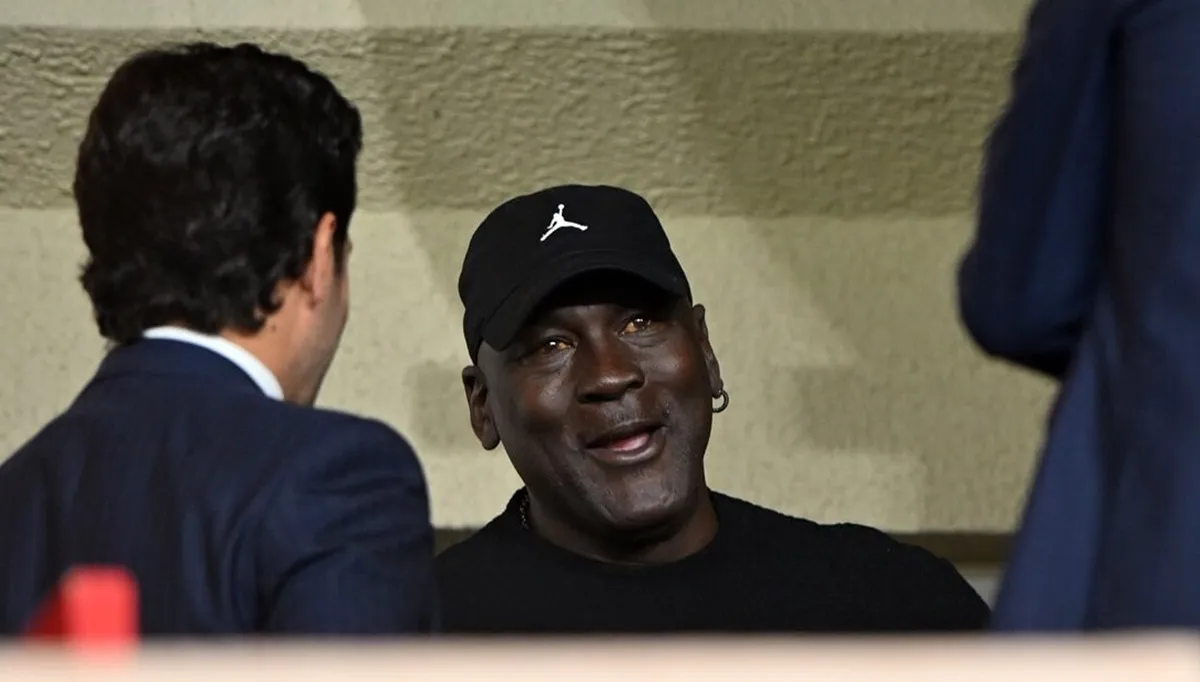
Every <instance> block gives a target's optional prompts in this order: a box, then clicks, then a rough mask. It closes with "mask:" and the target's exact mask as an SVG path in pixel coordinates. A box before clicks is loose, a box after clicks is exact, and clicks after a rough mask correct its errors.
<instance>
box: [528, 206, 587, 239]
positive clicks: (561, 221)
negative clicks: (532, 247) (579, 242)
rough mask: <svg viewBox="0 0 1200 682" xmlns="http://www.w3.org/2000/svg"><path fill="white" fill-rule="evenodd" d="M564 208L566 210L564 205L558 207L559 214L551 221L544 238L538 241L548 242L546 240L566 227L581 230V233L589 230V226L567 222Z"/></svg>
mask: <svg viewBox="0 0 1200 682" xmlns="http://www.w3.org/2000/svg"><path fill="white" fill-rule="evenodd" d="M564 208H566V206H564V205H563V204H559V205H558V212H557V213H555V214H554V217H553V218H551V219H550V224H549V225H548V226H547V227H546V234H544V235H542V238H541V239H539V240H538V241H543V242H544V241H546V239H548V238H549V237H550V235H552V234H554V233H555V232H558V231H559V230H560V229H562V228H564V227H573V228H575V229H576V230H579V231H580V232H583V231H585V230H587V225H580V224H579V223H573V222H571V221H570V220H567V219H566V218H564V217H563V209H564Z"/></svg>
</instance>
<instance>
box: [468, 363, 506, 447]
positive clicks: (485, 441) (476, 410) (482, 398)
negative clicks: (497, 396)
mask: <svg viewBox="0 0 1200 682" xmlns="http://www.w3.org/2000/svg"><path fill="white" fill-rule="evenodd" d="M462 382H463V391H464V392H466V395H467V413H468V414H469V415H470V417H471V430H472V431H474V432H475V437H476V438H478V439H479V444H480V445H482V446H483V449H484V450H495V449H496V447H497V446H499V445H500V432H499V431H497V430H496V421H495V420H494V419H492V413H491V410H489V409H488V404H487V397H488V389H487V383H486V382H485V381H484V378H483V372H480V371H479V368H478V367H476V366H475V365H471V366H469V367H464V368H463V371H462Z"/></svg>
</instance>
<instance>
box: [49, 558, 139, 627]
mask: <svg viewBox="0 0 1200 682" xmlns="http://www.w3.org/2000/svg"><path fill="white" fill-rule="evenodd" d="M26 637H27V638H28V639H32V640H42V641H59V642H66V643H69V644H86V645H90V644H105V645H111V644H133V643H135V642H136V641H137V638H138V590H137V582H136V581H135V580H134V578H133V576H132V575H131V574H130V573H129V572H128V571H126V570H124V569H121V568H113V567H109V566H84V567H80V568H75V569H72V570H71V571H70V572H68V573H67V574H66V575H65V576H63V579H62V581H60V582H59V584H58V588H57V589H56V590H55V591H54V592H53V593H52V594H51V595H50V596H49V598H47V599H46V601H45V602H43V604H42V607H41V609H40V610H39V611H38V613H37V615H35V616H34V617H33V620H32V621H31V622H30V626H29V629H28V630H27V631H26Z"/></svg>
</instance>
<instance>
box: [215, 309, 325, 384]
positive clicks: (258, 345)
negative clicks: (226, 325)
mask: <svg viewBox="0 0 1200 682" xmlns="http://www.w3.org/2000/svg"><path fill="white" fill-rule="evenodd" d="M219 336H220V337H221V338H223V339H226V340H228V341H231V342H233V343H236V344H237V345H239V346H241V347H242V348H244V349H246V352H248V353H250V354H251V355H253V356H254V357H256V358H258V361H259V362H261V363H263V365H264V366H266V368H267V369H269V370H270V371H271V374H273V375H275V379H276V381H278V382H279V386H280V388H282V389H283V399H284V400H286V401H287V402H291V403H301V402H304V400H303V393H304V390H303V389H302V387H301V386H300V382H298V381H297V380H296V378H295V374H296V373H295V372H294V371H292V369H293V367H292V363H291V362H289V361H288V358H287V353H286V352H284V349H282V348H280V343H279V341H278V339H276V338H273V337H274V336H275V334H272V333H271V330H270V323H269V322H268V324H267V326H266V327H264V328H263V329H262V330H261V331H259V332H256V333H253V334H246V333H242V332H238V331H232V330H226V331H222V332H221V333H220V334H219Z"/></svg>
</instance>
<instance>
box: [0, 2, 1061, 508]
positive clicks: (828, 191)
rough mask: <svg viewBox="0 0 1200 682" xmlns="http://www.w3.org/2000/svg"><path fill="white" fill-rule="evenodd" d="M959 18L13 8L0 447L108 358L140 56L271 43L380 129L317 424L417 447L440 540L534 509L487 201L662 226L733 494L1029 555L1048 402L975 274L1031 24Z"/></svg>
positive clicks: (329, 7) (272, 7)
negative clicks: (85, 216) (488, 404)
mask: <svg viewBox="0 0 1200 682" xmlns="http://www.w3.org/2000/svg"><path fill="white" fill-rule="evenodd" d="M945 2H946V4H943V5H936V4H931V3H929V2H917V1H916V0H914V1H913V2H912V3H911V4H909V5H908V7H909V8H912V9H913V12H909V13H906V12H905V11H903V9H904V8H903V5H904V3H889V2H883V1H882V0H881V1H880V2H878V3H869V2H868V3H864V2H854V1H852V0H846V3H845V4H844V5H838V4H834V3H829V2H813V3H802V2H781V1H775V2H766V1H765V0H764V2H762V3H761V4H755V3H732V2H716V0H707V1H706V2H705V3H701V4H702V5H703V7H704V8H706V9H703V10H697V11H695V12H687V11H684V9H683V5H679V4H678V3H671V2H640V3H638V2H633V3H629V2H625V3H621V2H596V3H592V4H590V5H586V6H585V5H581V4H578V3H574V4H573V3H570V2H566V3H562V4H554V3H539V2H533V1H532V0H530V1H528V2H515V1H514V2H509V3H487V2H484V3H481V4H479V5H476V6H475V8H476V11H474V12H472V11H469V8H466V6H465V5H461V4H459V3H454V2H448V3H445V4H443V5H441V6H434V5H432V4H429V3H414V4H413V5H412V7H414V8H422V9H420V11H416V9H414V12H413V13H412V14H411V15H408V16H401V15H399V14H397V13H395V12H393V11H391V10H389V9H388V8H389V7H394V6H393V5H389V4H387V3H371V2H358V3H354V2H341V3H336V2H334V3H298V4H295V5H293V7H294V8H295V9H294V11H293V12H292V14H291V15H290V16H289V15H288V14H286V13H282V11H281V10H279V7H280V6H281V5H279V4H278V3H243V4H245V5H250V4H253V5H254V6H255V8H243V9H238V7H237V6H236V4H231V3H225V4H222V3H219V2H218V3H210V4H208V5H205V4H204V3H199V4H197V3H190V4H189V3H183V4H178V3H176V4H171V3H166V2H161V1H160V2H155V3H142V4H143V5H145V8H143V9H144V11H143V12H141V13H140V14H136V15H131V14H130V13H129V12H128V11H125V13H124V14H122V12H123V10H113V12H111V13H97V12H96V11H92V10H88V9H87V8H85V7H82V6H78V7H76V6H73V5H72V3H70V2H63V1H61V0H60V1H57V2H50V3H45V2H43V3H31V2H28V1H27V0H16V1H15V3H14V4H12V5H11V6H6V8H5V9H2V10H0V207H3V208H0V224H3V226H4V228H3V229H4V235H5V238H4V239H3V240H0V262H3V264H4V267H3V268H2V269H0V272H2V273H3V274H2V275H0V277H2V278H3V280H2V281H3V288H2V289H0V300H2V301H3V306H2V307H0V315H2V316H3V319H4V320H5V327H6V329H7V332H8V333H7V343H6V344H5V346H4V348H3V349H2V350H0V370H2V371H3V372H4V373H5V376H6V377H7V379H8V380H7V381H5V382H0V449H3V450H8V449H11V447H13V446H15V445H17V444H19V443H20V442H21V441H22V440H23V439H24V438H26V437H28V436H29V435H31V434H32V433H33V431H34V430H35V429H36V428H37V427H38V426H39V425H40V424H41V423H42V422H43V421H44V420H45V419H46V418H48V417H49V416H51V415H53V414H54V413H55V412H56V411H57V410H59V409H61V408H62V407H63V406H65V405H66V404H67V402H68V401H69V400H70V399H71V397H72V396H73V395H74V392H75V391H76V390H77V388H78V386H79V384H80V383H82V382H83V381H84V380H86V378H87V377H88V376H89V374H90V372H91V371H92V370H93V368H94V363H95V362H96V360H97V358H98V357H99V355H100V353H101V350H102V347H101V344H100V342H99V340H98V339H97V337H96V335H95V332H94V330H93V329H92V327H91V324H90V320H89V318H88V311H87V307H86V301H85V299H84V297H83V295H82V293H81V292H80V291H79V289H78V286H77V284H76V283H75V281H74V277H75V274H76V267H77V264H78V262H79V258H80V255H81V252H80V249H81V245H80V244H79V238H78V233H77V227H76V225H75V223H74V216H73V214H72V212H71V204H70V195H69V185H70V177H71V167H72V161H73V158H72V157H73V153H74V147H75V145H76V144H77V141H78V135H79V132H80V130H81V128H82V124H83V121H84V118H85V116H86V112H87V110H88V108H89V107H90V105H91V103H92V102H93V100H94V98H95V96H96V94H97V92H98V90H99V88H100V87H101V85H102V84H103V82H104V79H105V78H106V77H107V75H108V73H109V72H110V71H111V69H112V68H113V67H114V66H115V65H116V64H117V63H118V62H119V61H120V60H121V59H122V58H123V57H124V56H126V55H127V54H129V53H130V52H131V51H133V50H134V49H136V48H138V47H140V46H145V45H150V44H154V43H158V42H163V41H166V40H176V39H190V38H196V37H204V38H209V39H215V40H222V41H224V40H234V39H253V40H257V41H261V42H265V43H267V44H270V45H272V46H275V47H278V48H282V49H286V50H289V51H293V52H296V53H297V54H299V55H301V56H303V57H305V58H306V59H309V60H310V61H311V62H313V63H314V64H315V65H317V66H319V67H320V68H322V69H325V70H326V71H327V72H328V73H329V74H330V75H331V76H333V77H334V78H335V79H336V80H337V81H338V83H339V84H340V85H341V86H342V87H343V89H344V90H345V91H346V93H347V94H348V95H350V96H351V97H352V98H354V99H355V100H356V101H357V103H358V104H359V106H360V107H361V109H362V111H363V114H364V118H365V121H366V125H367V136H368V141H367V152H366V155H365V158H364V162H363V169H362V207H363V213H362V215H361V216H360V218H358V219H357V220H356V224H355V227H354V229H355V230H356V237H355V239H356V242H357V243H358V245H359V248H358V249H356V256H355V263H354V271H353V276H354V277H355V282H354V290H355V295H356V301H355V305H356V308H355V312H354V315H353V319H352V322H351V325H350V328H349V330H348V332H347V336H346V339H345V344H344V350H343V353H342V355H341V357H340V358H339V360H338V361H337V363H336V364H335V366H334V370H333V374H332V376H331V377H330V380H329V381H328V383H327V389H326V393H325V395H324V398H323V401H324V402H325V403H326V404H329V405H332V406H337V407H339V408H344V409H351V410H356V411H362V412H366V413H369V414H372V415H376V416H381V417H383V418H385V419H387V420H388V421H390V422H392V423H394V424H395V425H396V426H397V427H399V428H400V429H401V430H403V431H404V432H405V433H406V434H407V435H408V436H409V437H410V438H411V439H412V440H413V442H414V444H415V445H416V446H417V447H418V449H419V451H420V452H421V454H422V456H423V458H424V461H425V463H426V468H427V470H428V472H429V476H430V481H431V484H432V487H433V494H434V505H435V517H436V518H435V521H436V522H437V523H438V524H439V525H444V526H445V525H454V526H461V525H477V524H479V523H481V522H483V521H485V520H487V519H488V518H490V516H491V515H492V514H494V513H495V511H497V509H498V508H499V506H500V505H501V504H502V503H503V501H504V500H505V499H506V498H507V496H508V494H509V493H510V492H511V489H512V487H513V486H515V485H516V480H515V477H514V475H513V474H512V473H511V471H510V470H509V467H508V465H507V462H506V461H505V458H504V456H503V454H502V453H484V452H482V451H481V450H479V449H478V447H477V446H476V444H475V443H474V442H473V441H472V439H471V436H470V432H469V430H468V428H467V423H466V418H465V411H464V409H463V398H462V395H461V387H460V384H459V380H458V372H459V369H460V368H461V366H462V364H463V362H464V361H465V352H464V351H463V344H462V340H461V333H460V329H461V327H460V317H459V316H460V309H459V307H458V302H457V299H456V298H455V296H454V289H453V283H454V278H455V276H456V274H457V268H458V265H459V263H460V261H461V255H462V249H463V247H464V245H465V243H466V240H467V238H468V237H469V234H470V230H471V229H472V228H473V227H474V225H475V224H476V223H477V222H478V220H479V218H480V217H482V214H483V212H485V211H486V210H487V209H488V208H489V207H490V205H491V204H493V203H494V202H496V201H499V200H501V199H503V198H506V197H507V196H510V195H512V194H514V193H517V192H522V191H526V190H530V189H534V188H537V187H539V186H542V185H547V184H552V183H558V182H564V181H582V182H608V183H615V184H622V185H626V186H629V187H631V188H633V189H636V190H638V191H640V192H643V193H644V194H646V195H647V196H649V197H651V198H652V200H654V202H655V204H656V206H657V207H658V208H659V209H660V210H661V212H662V215H663V218H664V220H665V222H666V223H667V226H668V230H669V231H670V233H671V236H672V239H673V240H674V241H675V243H676V244H677V247H678V250H679V251H680V254H681V258H682V260H683V262H684V265H685V267H686V268H687V269H688V271H689V274H690V275H691V277H692V279H693V280H694V284H695V289H696V291H697V296H698V298H699V299H700V300H701V301H702V302H704V303H706V304H707V305H708V307H709V315H710V325H711V328H712V333H713V336H714V343H715V344H716V347H717V351H718V353H719V357H720V360H721V362H722V366H723V368H724V372H725V375H726V378H727V381H728V384H729V388H730V391H731V394H732V397H733V400H732V406H731V408H730V409H729V411H728V412H726V413H724V414H723V415H721V416H720V417H719V418H718V420H717V431H716V434H715V437H714V443H713V446H712V448H711V449H710V453H709V456H710V470H711V472H712V473H711V477H712V480H713V483H714V484H715V485H717V486H718V487H721V488H723V489H725V490H728V491H730V492H733V493H735V494H739V495H743V496H746V497H749V498H751V499H754V500H756V501H759V502H762V503H764V504H768V505H771V506H775V507H778V508H781V509H784V510H787V511H791V512H794V513H800V514H805V515H808V516H811V517H814V518H818V519H822V520H834V519H853V520H859V521H866V522H870V523H875V524H878V525H881V526H884V527H887V528H890V529H893V530H898V531H916V530H922V531H930V530H969V531H989V530H1004V529H1007V528H1009V527H1011V525H1012V523H1013V521H1014V519H1015V513H1016V510H1017V508H1018V505H1019V502H1020V500H1021V498H1022V495H1023V491H1024V488H1025V485H1026V481H1027V476H1028V474H1029V470H1030V467H1031V464H1032V462H1033V457H1034V453H1035V451H1036V446H1037V442H1038V439H1039V435H1040V431H1041V426H1042V420H1043V415H1044V412H1045V409H1046V401H1047V398H1048V395H1049V392H1048V391H1049V387H1048V386H1046V385H1044V384H1042V383H1041V382H1039V381H1036V380H1034V379H1032V378H1030V377H1028V376H1026V375H1023V374H1020V373H1018V372H1015V371H1013V370H1009V369H1006V368H1004V367H1002V366H999V365H996V364H994V363H989V362H986V361H984V360H983V359H981V358H980V357H979V356H978V354H977V353H976V351H975V350H974V349H973V348H972V347H971V346H970V345H969V344H968V342H967V341H966V339H965V337H964V336H963V334H962V332H961V330H960V329H959V327H958V324H957V321H956V319H955V313H954V305H953V288H952V284H953V283H952V272H953V266H954V262H955V260H956V258H957V256H958V254H959V253H960V252H961V249H962V247H963V245H964V244H965V240H966V239H967V237H968V234H969V230H970V224H971V216H970V212H971V205H972V198H973V197H972V194H973V186H974V182H975V178H976V174H977V166H978V163H979V147H980V144H981V142H982V138H983V135H984V133H985V132H986V130H987V127H988V125H989V123H990V121H991V119H992V118H993V117H994V115H995V114H996V112H997V108H998V107H999V105H1000V104H1001V102H1002V100H1003V97H1004V94H1005V88H1006V82H1007V73H1008V69H1009V67H1010V63H1011V58H1012V54H1013V50H1014V49H1015V46H1016V40H1017V39H1016V34H1015V31H1016V29H1017V28H1018V19H1019V16H1020V11H1019V10H1020V9H1021V8H1022V7H1021V6H1022V5H1023V3H1019V2H1002V1H1001V0H996V2H994V3H985V2H980V3H967V2H953V1H952V0H945ZM128 4H130V5H133V6H136V5H137V3H128ZM184 5H187V7H186V8H185V7H184ZM692 6H695V5H692ZM732 6H739V7H741V8H742V10H741V11H734V10H731V9H730V7H732ZM198 7H199V8H201V9H197V8H198ZM203 7H208V8H209V9H207V10H204V9H203ZM220 7H225V9H223V10H220V11H218V10H219V9H220ZM338 7H342V9H338ZM437 7H440V9H438V8H437ZM551 7H556V8H557V9H551ZM589 7H590V8H591V9H588V8H589ZM753 7H760V8H761V9H759V10H754V9H752V8H753ZM939 7H941V8H943V11H938V8H939ZM305 8H308V9H305ZM431 8H432V9H431ZM456 8H457V9H456ZM489 8H490V9H489ZM572 8H574V9H572ZM747 8H750V9H747ZM185 10H186V11H185ZM6 12H7V13H8V14H6ZM205 12H208V14H205ZM222 12H224V14H222ZM255 12H257V13H258V14H255ZM271 12H275V14H274V15H271ZM322 12H324V13H325V14H322ZM421 12H425V14H422V13H421ZM455 12H457V14H456V13H455ZM556 12H557V13H556ZM572 12H574V14H572ZM547 13H548V14H547ZM772 13H774V14H772ZM252 15H253V16H252ZM722 17H725V18H726V19H728V18H730V17H738V19H736V20H733V19H729V20H727V21H726V20H723V19H722ZM768 28H774V30H765V29H768ZM535 238H536V237H535Z"/></svg>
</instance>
